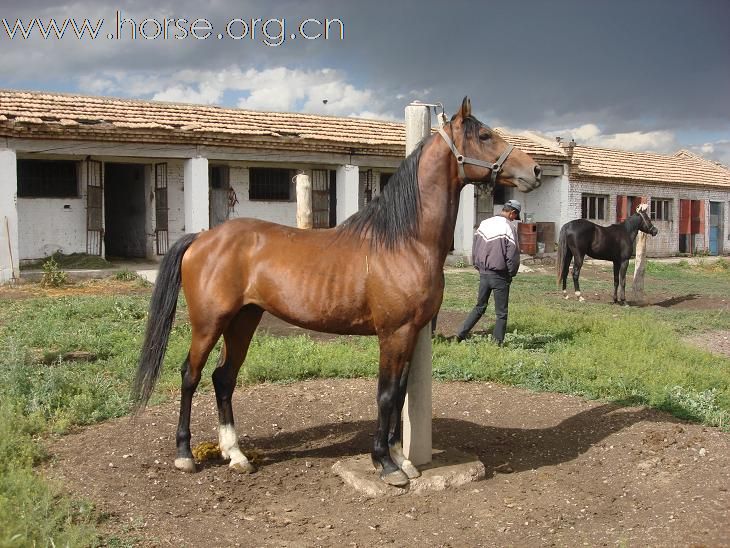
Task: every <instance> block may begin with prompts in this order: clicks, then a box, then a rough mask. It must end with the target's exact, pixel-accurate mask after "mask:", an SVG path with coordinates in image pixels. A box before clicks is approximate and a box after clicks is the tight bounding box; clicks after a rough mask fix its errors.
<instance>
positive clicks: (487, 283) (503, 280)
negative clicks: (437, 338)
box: [457, 270, 511, 344]
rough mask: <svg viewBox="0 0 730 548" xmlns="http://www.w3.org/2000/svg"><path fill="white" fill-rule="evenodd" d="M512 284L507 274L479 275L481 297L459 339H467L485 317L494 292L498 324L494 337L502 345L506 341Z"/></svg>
mask: <svg viewBox="0 0 730 548" xmlns="http://www.w3.org/2000/svg"><path fill="white" fill-rule="evenodd" d="M510 282H511V277H510V275H509V274H508V273H507V272H497V271H494V270H489V271H488V272H487V273H486V274H480V275H479V297H478V298H477V304H476V306H475V307H474V308H473V309H472V311H471V312H470V313H469V315H468V316H467V317H466V320H464V325H462V326H461V329H460V330H459V333H458V334H457V337H458V338H459V339H464V338H466V335H467V334H468V333H469V331H471V329H472V327H474V326H475V325H476V323H477V322H478V321H479V318H481V317H482V316H483V315H484V311H485V310H486V309H487V303H488V302H489V295H491V294H492V292H494V311H495V313H496V317H497V322H496V323H495V325H494V331H493V335H492V336H493V337H494V340H495V341H497V342H498V343H500V344H501V343H502V341H504V333H505V331H506V330H507V307H508V304H509V286H510Z"/></svg>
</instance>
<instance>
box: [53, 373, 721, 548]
mask: <svg viewBox="0 0 730 548" xmlns="http://www.w3.org/2000/svg"><path fill="white" fill-rule="evenodd" d="M374 393H375V383H374V381H372V380H361V379H355V380H317V381H311V382H303V383H295V384H289V385H258V386H252V387H247V388H243V389H239V390H238V391H237V392H236V395H235V410H236V416H237V428H238V434H239V438H240V439H241V443H242V445H243V446H244V450H245V451H246V450H249V451H250V450H251V449H253V450H254V454H256V455H258V458H259V461H260V462H259V471H258V472H257V473H255V474H253V475H251V476H239V475H236V474H233V473H230V472H229V471H228V469H227V467H226V465H225V464H221V463H217V462H214V463H209V464H207V465H206V466H205V467H204V468H203V470H202V471H200V472H198V473H196V474H192V475H186V474H182V473H178V472H177V471H175V470H174V469H173V468H172V460H173V458H174V445H175V444H174V435H175V428H176V423H177V406H176V404H174V403H171V404H167V405H163V406H159V407H155V408H152V409H149V410H148V411H147V412H146V414H145V415H144V416H143V417H141V418H140V419H138V420H137V421H136V422H134V421H132V420H130V419H128V418H124V419H120V420H116V421H110V422H107V423H104V424H100V425H96V426H93V427H89V428H86V429H83V430H81V431H79V432H77V433H74V434H71V435H68V436H65V437H63V438H61V439H59V440H57V441H56V442H54V444H53V445H52V447H51V448H50V449H51V452H52V454H53V456H54V458H53V460H52V462H51V463H50V464H49V465H48V467H47V468H46V473H47V474H48V475H49V476H51V477H53V478H56V479H59V480H62V481H63V482H64V483H65V485H66V486H67V487H68V489H70V490H71V491H72V492H73V493H74V494H75V495H79V496H83V497H88V498H89V499H90V500H92V501H94V502H95V503H96V505H97V508H98V509H99V510H100V511H101V512H105V513H108V516H109V518H108V520H107V521H105V522H104V524H103V528H104V530H105V532H107V533H108V534H116V535H120V536H124V537H132V538H135V539H138V541H139V542H140V543H141V545H143V546H210V545H216V546H374V545H380V544H389V545H395V546H495V545H498V546H528V545H529V546H537V545H557V546H579V545H582V544H587V545H590V546H604V545H614V544H617V543H618V544H621V545H628V546H659V545H662V546H666V545H673V546H690V545H694V546H720V545H730V494H729V493H728V488H730V437H729V436H728V434H725V433H721V432H719V431H717V430H715V429H712V428H705V427H702V426H698V425H692V424H685V423H682V422H679V421H676V420H674V419H673V418H671V417H669V416H667V415H665V414H662V413H658V412H655V411H651V410H647V409H643V408H621V407H617V406H614V405H606V404H601V403H596V402H586V401H583V400H581V399H579V398H574V397H569V396H562V395H556V394H539V393H532V392H527V391H524V390H520V389H515V388H507V387H503V386H499V385H494V384H490V383H467V384H465V383H436V384H435V385H434V403H433V406H434V446H435V447H437V448H438V447H456V448H458V449H461V450H463V451H467V452H471V453H476V454H478V456H479V458H480V459H481V460H482V461H483V462H484V464H485V466H486V469H487V479H486V480H485V481H482V482H479V483H475V484H471V485H467V486H463V487H460V488H455V489H450V490H448V491H446V492H438V493H432V494H428V495H412V494H404V495H402V496H399V497H392V498H385V499H366V498H363V497H361V496H359V495H357V494H356V493H354V492H353V491H351V490H350V488H348V487H346V486H344V484H343V483H342V482H341V481H340V479H339V478H338V477H337V476H335V475H334V474H333V473H332V472H331V467H332V465H333V464H334V463H335V462H336V461H337V460H338V459H341V458H345V457H348V456H351V455H355V454H360V453H367V452H368V451H369V449H370V444H371V440H372V437H371V433H372V431H373V428H374V418H375V406H374ZM216 423H217V420H216V411H215V403H214V399H213V397H212V395H210V394H206V395H202V396H200V397H196V400H195V403H194V413H193V441H194V443H197V442H200V441H205V440H209V441H216ZM505 464H507V465H508V467H509V469H511V470H513V472H512V473H507V474H503V473H497V472H496V471H495V470H496V469H497V467H499V466H500V465H505ZM502 468H504V467H502Z"/></svg>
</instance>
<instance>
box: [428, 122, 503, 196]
mask: <svg viewBox="0 0 730 548" xmlns="http://www.w3.org/2000/svg"><path fill="white" fill-rule="evenodd" d="M438 130H439V133H440V134H441V137H443V138H444V141H446V144H447V145H449V148H450V149H451V152H453V153H454V156H456V164H457V165H458V166H459V179H461V180H462V181H463V182H464V184H468V183H470V182H471V181H470V180H469V179H467V177H466V174H465V173H464V164H473V165H475V166H481V167H486V168H488V169H490V170H491V171H492V173H491V177H490V179H489V184H490V185H491V186H494V185H495V184H496V182H497V176H498V175H499V173H500V171H502V166H503V165H504V163H505V162H506V161H507V158H508V157H509V155H510V154H511V153H512V149H514V148H515V147H514V145H507V148H506V149H504V152H503V153H502V155H501V156H500V157H499V158H497V161H496V162H494V163H493V164H492V163H489V162H485V161H484V160H479V159H477V158H469V157H468V156H467V157H465V156H464V155H462V154H460V153H459V150H458V149H457V148H456V145H455V144H454V142H453V141H452V140H451V138H450V137H449V136H448V135H447V134H446V132H445V131H444V129H443V128H441V127H440V128H438Z"/></svg>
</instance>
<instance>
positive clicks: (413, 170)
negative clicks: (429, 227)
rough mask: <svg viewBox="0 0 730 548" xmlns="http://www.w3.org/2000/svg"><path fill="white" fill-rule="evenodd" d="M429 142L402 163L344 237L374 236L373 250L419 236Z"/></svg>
mask: <svg viewBox="0 0 730 548" xmlns="http://www.w3.org/2000/svg"><path fill="white" fill-rule="evenodd" d="M429 139H430V137H427V138H426V139H424V140H423V141H421V142H420V143H419V144H418V146H417V147H416V148H415V150H414V151H413V152H411V153H410V154H409V155H408V157H407V158H406V159H405V160H403V161H402V162H401V164H400V166H398V169H397V170H396V172H395V173H394V174H393V175H392V176H391V177H390V180H389V181H388V184H387V185H386V187H385V188H384V189H383V191H382V193H381V194H380V195H379V196H376V197H375V198H373V199H372V200H371V201H370V202H369V203H368V204H367V205H366V206H365V207H364V208H362V209H361V210H360V211H358V212H357V213H355V214H354V215H352V216H351V217H350V218H348V219H347V220H346V221H345V222H344V223H342V225H341V229H342V231H343V233H349V234H352V235H357V236H359V237H363V236H365V235H366V234H367V233H370V236H371V240H370V241H371V245H372V246H373V247H378V246H384V247H386V248H387V249H393V248H394V247H395V246H396V245H397V244H398V243H400V242H402V241H404V240H408V239H410V238H413V237H414V236H415V235H416V233H417V231H418V224H419V221H420V212H421V193H420V191H419V189H418V162H419V160H420V158H421V151H422V150H423V146H424V145H425V144H426V142H427V141H428V140H429Z"/></svg>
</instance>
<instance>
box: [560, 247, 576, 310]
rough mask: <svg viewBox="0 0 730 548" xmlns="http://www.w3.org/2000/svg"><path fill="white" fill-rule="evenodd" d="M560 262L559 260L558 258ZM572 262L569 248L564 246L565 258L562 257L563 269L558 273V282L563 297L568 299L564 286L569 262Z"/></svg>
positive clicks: (566, 281)
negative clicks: (561, 288) (559, 282)
mask: <svg viewBox="0 0 730 548" xmlns="http://www.w3.org/2000/svg"><path fill="white" fill-rule="evenodd" d="M558 260H560V258H558ZM572 260H573V252H572V251H571V250H570V248H569V247H568V246H567V245H566V246H565V256H564V257H563V268H562V271H561V272H560V281H561V282H562V285H563V296H564V297H565V298H566V299H568V298H569V297H568V292H567V290H566V285H567V283H568V270H570V261H572Z"/></svg>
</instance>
